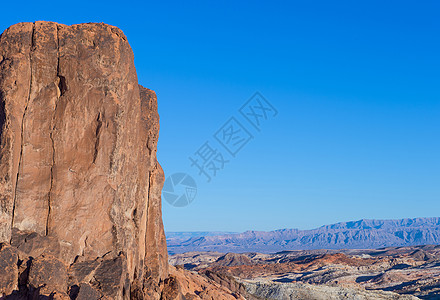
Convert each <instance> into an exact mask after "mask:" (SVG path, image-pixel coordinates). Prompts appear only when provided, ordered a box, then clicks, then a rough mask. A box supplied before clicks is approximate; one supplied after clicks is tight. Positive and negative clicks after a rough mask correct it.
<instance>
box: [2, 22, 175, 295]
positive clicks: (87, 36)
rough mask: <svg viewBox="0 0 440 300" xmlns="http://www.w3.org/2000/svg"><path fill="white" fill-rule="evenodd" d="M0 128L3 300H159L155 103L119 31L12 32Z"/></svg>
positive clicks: (26, 27)
mask: <svg viewBox="0 0 440 300" xmlns="http://www.w3.org/2000/svg"><path fill="white" fill-rule="evenodd" d="M0 130H1V132H0V243H2V246H1V250H0V268H1V269H2V270H8V271H7V272H2V273H1V274H0V296H1V294H3V295H10V294H13V293H15V294H17V295H18V294H19V293H27V294H29V293H31V294H32V295H52V296H51V297H55V296H56V297H57V298H59V299H62V298H63V297H72V299H101V298H102V297H107V298H109V299H128V298H130V295H131V297H132V298H136V299H142V298H145V299H159V298H160V297H161V293H162V290H161V289H163V287H164V286H165V283H164V281H165V279H166V278H167V277H168V265H167V250H166V242H165V236H164V231H163V225H162V218H161V201H160V193H161V188H162V185H163V181H164V179H163V171H162V169H161V167H160V165H159V164H158V162H157V161H156V144H157V139H158V133H159V117H158V114H157V100H156V95H155V93H154V92H153V91H151V90H148V89H145V88H143V87H141V86H139V85H138V81H137V75H136V70H135V67H134V63H133V53H132V50H131V48H130V46H129V44H128V42H127V38H126V37H125V36H124V34H123V33H122V31H121V30H119V29H118V28H116V27H113V26H109V25H105V24H80V25H72V26H66V25H60V24H56V23H51V22H35V23H21V24H17V25H14V26H12V27H10V28H9V29H7V30H6V31H5V32H4V33H3V34H2V35H1V37H0ZM14 291H15V292H14ZM68 295H69V296H68Z"/></svg>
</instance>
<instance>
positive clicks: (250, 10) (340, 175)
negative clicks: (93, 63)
mask: <svg viewBox="0 0 440 300" xmlns="http://www.w3.org/2000/svg"><path fill="white" fill-rule="evenodd" d="M2 11H3V13H2V18H1V20H0V30H1V31H3V30H4V29H6V28H7V27H9V26H10V25H12V24H14V23H18V22H22V21H35V20H48V21H56V22H59V23H64V24H75V23H82V22H105V23H108V24H112V25H115V26H118V27H120V28H121V29H122V30H123V31H124V33H125V34H126V35H127V37H128V39H129V42H130V44H131V46H132V48H133V51H134V53H135V63H136V68H137V72H138V77H139V82H140V83H141V84H142V85H144V86H146V87H148V88H151V89H153V90H155V91H156V92H157V95H158V99H159V113H160V115H161V132H160V140H159V155H158V158H159V160H160V163H161V164H162V166H163V168H164V170H165V172H166V175H167V176H169V175H171V174H173V173H176V172H185V173H188V174H190V175H191V176H192V177H193V178H194V179H195V180H196V181H197V184H198V194H197V197H196V198H195V200H194V201H193V202H192V203H191V204H190V205H188V206H186V207H183V208H175V207H173V206H171V205H169V204H168V203H167V202H164V203H163V214H164V217H163V218H164V223H165V228H166V230H168V231H193V230H201V231H207V230H225V231H244V230H248V229H255V230H272V229H278V228H304V229H305V228H313V227H317V226H320V225H324V224H329V223H334V222H338V221H348V220H356V219H361V218H405V217H428V216H438V215H439V211H440V188H439V179H440V159H439V153H440V151H439V150H440V141H439V132H440V131H439V130H440V124H439V120H440V89H439V87H440V85H439V82H440V75H439V70H440V68H439V67H440V55H439V53H440V38H439V32H440V18H438V12H439V11H440V3H439V2H438V1H387V2H386V3H384V1H331V2H330V1H285V2H284V1H270V2H269V1H266V2H262V1H246V2H244V1H242V2H239V3H237V1H216V2H213V1H185V2H183V1H182V2H161V3H158V1H155V2H147V1H143V2H139V3H137V4H134V3H128V2H127V3H126V4H125V5H124V4H123V3H121V2H118V3H112V2H109V1H106V2H99V1H97V2H93V1H87V2H86V1H77V2H76V3H75V4H73V3H70V4H69V6H67V5H66V6H65V7H63V6H60V2H58V3H52V4H51V3H41V2H38V3H36V2H30V3H21V4H20V5H19V7H17V6H15V5H13V4H12V2H10V1H9V2H6V3H3V4H2ZM255 91H260V92H261V93H262V95H264V97H265V98H266V99H267V100H268V101H269V102H270V103H271V104H272V105H273V106H274V107H275V108H276V109H277V110H278V115H277V116H276V117H275V118H272V119H270V120H268V121H267V122H265V124H264V126H262V128H261V132H256V131H255V130H253V129H252V128H251V127H249V130H250V132H251V134H252V135H253V136H254V138H253V140H251V141H250V142H249V143H248V144H247V145H246V146H245V147H244V148H243V149H242V150H241V151H240V152H239V153H238V154H237V156H236V157H235V158H231V159H230V162H229V163H227V164H226V165H225V167H224V169H223V170H221V171H219V172H218V173H217V175H216V176H215V178H213V179H212V181H211V182H210V183H206V180H205V179H204V177H201V176H198V174H197V170H196V169H195V168H194V167H191V165H190V161H189V160H188V157H189V156H191V155H193V154H194V152H195V151H197V150H198V149H199V147H200V146H201V145H202V144H203V143H204V142H206V141H214V140H213V137H212V136H213V134H214V133H215V132H216V131H217V130H218V129H219V128H220V127H221V126H222V125H223V124H224V123H225V122H226V121H227V120H228V119H229V118H230V117H232V116H237V115H238V117H237V118H239V113H238V109H239V108H240V107H241V106H242V104H244V103H245V102H246V101H247V99H249V97H251V96H252V95H253V94H254V92H255ZM240 121H243V122H242V124H243V125H245V126H249V124H248V123H246V122H245V120H240ZM252 130H253V131H252ZM213 145H215V144H214V142H213ZM217 146H218V145H217ZM220 149H221V147H220V146H219V149H218V150H219V151H220ZM225 156H226V155H225Z"/></svg>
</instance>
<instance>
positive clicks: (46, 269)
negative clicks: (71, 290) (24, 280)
mask: <svg viewBox="0 0 440 300" xmlns="http://www.w3.org/2000/svg"><path fill="white" fill-rule="evenodd" d="M28 282H29V285H30V287H31V288H32V289H35V290H38V292H39V294H40V295H46V296H49V295H50V294H52V293H55V292H58V293H59V294H62V293H64V292H65V291H67V268H66V266H65V265H64V263H63V262H62V261H60V260H59V259H57V258H55V257H53V256H41V257H38V258H35V259H33V260H32V261H31V265H30V269H29V278H28Z"/></svg>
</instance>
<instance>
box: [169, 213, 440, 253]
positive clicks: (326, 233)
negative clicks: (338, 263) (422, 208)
mask: <svg viewBox="0 0 440 300" xmlns="http://www.w3.org/2000/svg"><path fill="white" fill-rule="evenodd" d="M167 244H168V250H169V253H172V254H174V253H184V252H189V251H219V252H225V253H226V252H235V253H239V252H251V251H258V252H262V253H274V252H279V251H283V250H303V249H375V248H380V247H397V246H414V245H428V244H440V218H415V219H401V220H359V221H351V222H341V223H336V224H332V225H326V226H322V227H319V228H316V229H311V230H299V229H280V230H275V231H269V232H265V231H246V232H243V233H215V232H199V233H192V234H189V233H186V232H182V233H179V232H167Z"/></svg>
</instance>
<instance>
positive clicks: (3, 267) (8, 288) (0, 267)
mask: <svg viewBox="0 0 440 300" xmlns="http://www.w3.org/2000/svg"><path fill="white" fill-rule="evenodd" d="M17 262H18V254H17V250H15V249H14V248H12V247H9V246H6V245H0V298H1V297H2V296H3V295H10V294H11V293H12V292H13V291H14V290H16V289H17V288H18V285H17V284H18V267H17Z"/></svg>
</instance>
